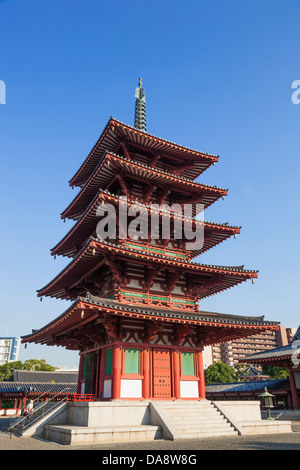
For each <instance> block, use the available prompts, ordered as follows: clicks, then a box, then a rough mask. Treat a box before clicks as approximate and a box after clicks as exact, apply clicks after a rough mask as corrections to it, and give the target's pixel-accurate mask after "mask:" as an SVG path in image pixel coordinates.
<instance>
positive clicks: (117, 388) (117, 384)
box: [112, 344, 122, 400]
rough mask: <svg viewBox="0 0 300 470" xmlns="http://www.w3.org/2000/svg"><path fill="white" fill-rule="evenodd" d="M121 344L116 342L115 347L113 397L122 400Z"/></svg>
mask: <svg viewBox="0 0 300 470" xmlns="http://www.w3.org/2000/svg"><path fill="white" fill-rule="evenodd" d="M121 365H122V363H121V346H120V345H119V344H116V345H115V346H114V349H113V377H112V399H113V400H120V397H121Z"/></svg>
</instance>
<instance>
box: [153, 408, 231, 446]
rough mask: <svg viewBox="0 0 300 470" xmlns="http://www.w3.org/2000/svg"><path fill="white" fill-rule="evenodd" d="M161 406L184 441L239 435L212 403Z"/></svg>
mask: <svg viewBox="0 0 300 470" xmlns="http://www.w3.org/2000/svg"><path fill="white" fill-rule="evenodd" d="M160 406H161V408H162V409H163V410H164V413H165V414H166V416H168V419H169V420H170V421H171V422H172V424H173V425H174V427H175V428H176V430H177V432H178V434H179V436H180V437H181V438H183V439H189V438H201V437H213V436H237V435H238V432H237V431H236V430H235V429H234V427H233V426H232V425H231V423H229V421H227V419H226V418H225V417H224V416H223V415H222V414H221V413H220V411H218V410H217V409H216V408H215V407H214V405H213V404H212V403H211V402H210V401H207V400H201V401H191V402H181V401H176V402H160Z"/></svg>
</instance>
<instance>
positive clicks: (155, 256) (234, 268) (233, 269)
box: [36, 236, 259, 296]
mask: <svg viewBox="0 0 300 470" xmlns="http://www.w3.org/2000/svg"><path fill="white" fill-rule="evenodd" d="M93 242H94V243H101V244H103V245H106V246H111V247H113V248H116V249H117V250H120V249H122V250H123V251H127V252H132V253H138V254H141V255H145V251H144V250H138V249H136V248H130V247H128V246H119V245H116V244H115V243H111V242H108V241H106V240H103V239H98V238H95V237H93V236H91V237H89V238H88V240H87V241H86V243H85V244H84V245H83V247H82V248H81V250H80V251H79V252H78V253H77V254H76V256H74V258H72V259H71V261H70V262H69V263H68V264H67V266H65V267H64V268H63V269H62V270H61V271H60V272H59V273H58V274H57V275H56V276H55V277H54V278H53V279H52V280H51V281H50V282H48V283H47V284H46V285H45V286H44V287H42V288H41V289H37V291H36V292H37V293H38V296H42V295H43V294H41V292H42V291H43V290H45V289H46V288H47V287H48V286H50V285H51V284H52V283H54V282H55V281H56V280H58V279H59V278H60V277H61V276H62V275H63V274H64V273H66V272H67V271H68V270H69V269H70V268H71V267H72V265H75V264H76V263H77V262H78V261H79V259H80V257H81V255H82V254H83V253H84V251H85V250H86V249H87V248H88V247H89V245H90V244H91V243H93ZM145 256H147V257H148V258H149V257H150V258H153V259H163V260H165V259H166V258H165V256H163V255H160V254H158V253H150V252H147V254H146V255H145ZM167 261H168V262H170V261H172V262H174V263H177V264H182V263H183V261H181V260H179V259H178V258H176V257H174V256H168V259H167ZM185 264H189V265H190V266H199V267H202V268H204V269H217V270H221V271H225V272H228V271H230V272H236V273H240V274H257V273H258V272H259V271H258V270H250V269H247V270H246V269H244V265H241V266H217V265H210V264H203V263H196V262H195V261H188V262H187V263H185Z"/></svg>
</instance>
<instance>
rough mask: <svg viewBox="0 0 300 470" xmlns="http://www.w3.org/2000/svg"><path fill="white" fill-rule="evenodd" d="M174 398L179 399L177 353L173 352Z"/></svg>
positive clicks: (178, 363) (176, 351) (178, 362)
mask: <svg viewBox="0 0 300 470" xmlns="http://www.w3.org/2000/svg"><path fill="white" fill-rule="evenodd" d="M173 371H174V397H175V398H177V399H178V398H180V361H179V351H178V350H176V349H174V350H173Z"/></svg>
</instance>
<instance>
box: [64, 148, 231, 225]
mask: <svg viewBox="0 0 300 470" xmlns="http://www.w3.org/2000/svg"><path fill="white" fill-rule="evenodd" d="M120 174H123V176H125V177H128V178H130V179H135V180H139V181H142V182H143V184H145V183H148V184H149V186H150V187H151V186H154V187H156V188H157V187H160V188H161V189H164V190H165V189H168V190H169V191H170V192H172V193H173V194H174V195H176V196H177V200H176V198H175V197H174V202H176V203H183V204H195V202H199V203H202V204H203V205H204V208H205V209H206V208H207V207H209V206H210V205H211V204H213V203H214V202H215V201H216V200H218V199H220V198H221V197H224V196H226V195H227V189H223V188H218V187H217V186H209V185H205V184H201V183H196V182H194V181H192V180H190V179H188V178H184V177H182V176H176V175H174V174H172V173H169V172H167V171H164V170H161V169H158V168H153V167H151V166H148V165H146V164H144V163H140V162H134V161H132V160H129V159H127V158H125V157H122V156H119V155H115V154H113V153H112V152H106V153H105V154H104V155H103V157H102V158H101V160H100V162H99V163H98V165H97V167H96V168H95V170H94V172H93V173H92V175H91V176H90V178H89V179H88V181H87V182H86V184H85V186H84V187H83V188H82V189H81V191H80V192H79V193H78V194H77V196H76V197H75V198H74V200H73V201H72V202H71V204H69V206H68V207H67V208H66V209H65V210H64V211H63V212H62V214H61V218H62V219H65V218H71V219H77V218H78V217H80V216H81V214H82V213H83V212H84V211H85V210H86V208H87V207H88V205H89V204H90V203H91V201H92V200H93V198H94V197H95V195H96V194H97V192H98V190H99V188H102V189H109V185H110V184H111V183H112V182H113V181H114V179H115V178H117V177H119V175H120Z"/></svg>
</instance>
